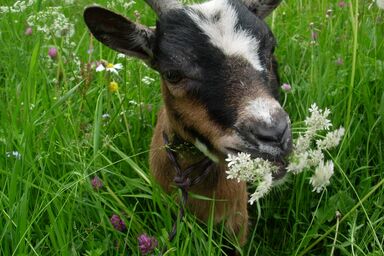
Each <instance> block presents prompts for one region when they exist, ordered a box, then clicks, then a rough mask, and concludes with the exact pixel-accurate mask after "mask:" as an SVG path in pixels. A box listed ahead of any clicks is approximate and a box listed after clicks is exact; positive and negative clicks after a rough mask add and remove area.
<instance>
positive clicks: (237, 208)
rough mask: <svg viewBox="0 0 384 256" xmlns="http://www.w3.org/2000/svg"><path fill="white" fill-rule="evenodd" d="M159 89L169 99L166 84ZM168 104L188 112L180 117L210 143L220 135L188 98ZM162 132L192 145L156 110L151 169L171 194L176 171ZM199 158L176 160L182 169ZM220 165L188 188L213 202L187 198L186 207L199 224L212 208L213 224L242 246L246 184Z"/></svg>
mask: <svg viewBox="0 0 384 256" xmlns="http://www.w3.org/2000/svg"><path fill="white" fill-rule="evenodd" d="M162 89H163V94H164V96H165V97H164V98H165V99H167V98H168V99H170V97H169V96H170V95H169V91H168V89H167V86H166V85H165V84H163V86H162ZM170 104H174V106H176V107H177V109H178V110H185V111H186V110H188V114H186V113H185V115H183V120H184V119H188V120H187V121H188V122H190V123H189V124H193V125H194V128H195V129H196V130H198V131H199V132H201V133H202V134H204V135H206V136H207V137H208V138H209V140H210V141H212V142H214V141H215V138H217V137H218V136H220V135H221V134H220V131H221V129H218V128H217V127H215V125H214V124H213V123H212V122H210V121H209V118H208V115H207V113H206V112H205V110H204V108H203V107H202V106H199V105H198V104H197V103H194V102H192V101H189V100H187V99H184V100H183V99H178V100H176V101H173V102H167V100H166V102H165V105H166V106H167V105H168V106H169V105H170ZM216 128H217V129H216ZM163 132H165V133H166V134H168V136H169V137H172V135H174V134H175V133H177V134H178V136H180V137H181V138H183V139H186V140H189V141H190V142H193V140H192V139H193V138H191V135H189V134H188V133H186V132H185V131H184V129H183V123H180V122H177V120H175V119H174V118H172V117H170V116H169V114H168V113H167V109H166V107H165V108H162V109H161V110H160V111H159V114H158V121H157V125H156V128H155V131H154V135H153V138H152V143H151V151H150V169H151V171H152V174H153V176H154V177H155V179H156V180H157V181H158V182H159V184H160V185H161V186H162V187H163V189H164V190H165V191H166V192H167V193H170V192H172V191H173V190H174V189H175V186H174V183H173V179H174V177H175V171H174V167H173V166H172V163H171V162H170V161H169V159H168V157H167V154H166V151H165V148H164V141H163ZM199 157H200V158H201V156H198V157H195V156H190V157H185V156H184V157H179V158H178V160H179V164H180V166H181V168H182V170H183V169H185V168H187V167H188V166H191V165H192V164H194V163H196V162H197V161H199ZM220 162H221V163H218V164H215V166H214V167H213V169H212V170H211V172H210V174H209V176H208V177H206V178H205V179H204V181H203V182H202V183H201V184H199V185H197V186H195V187H192V188H191V189H190V191H191V192H192V193H195V194H198V195H202V196H204V197H208V198H214V199H215V201H212V200H202V199H196V198H192V197H190V198H189V200H188V205H187V206H188V209H189V210H190V211H191V212H192V213H193V214H195V215H196V216H197V217H198V218H199V219H200V220H202V221H207V220H208V217H209V215H210V212H211V211H210V209H212V208H211V207H213V206H214V222H215V223H218V222H221V221H225V223H226V227H227V229H228V231H229V232H233V233H234V234H235V235H236V236H237V237H238V239H239V241H240V244H244V243H245V241H246V237H247V226H248V212H247V190H246V184H245V183H244V182H240V183H238V182H237V181H236V180H228V179H227V178H226V174H225V169H226V165H225V164H223V159H221V161H220Z"/></svg>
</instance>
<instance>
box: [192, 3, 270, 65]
mask: <svg viewBox="0 0 384 256" xmlns="http://www.w3.org/2000/svg"><path fill="white" fill-rule="evenodd" d="M191 8H192V9H193V10H191V11H188V15H189V16H190V17H191V18H192V20H193V21H194V22H196V24H197V25H198V26H199V27H200V29H201V30H202V31H203V32H204V33H205V34H206V35H207V36H208V37H209V39H210V41H211V43H212V44H213V45H214V46H216V47H218V48H219V49H221V50H222V51H223V53H224V54H226V55H228V56H238V57H242V58H244V59H246V60H247V61H249V62H250V63H251V65H252V66H253V67H254V68H255V69H256V70H258V71H263V70H264V68H263V67H262V65H261V63H260V59H259V56H258V50H259V42H258V41H257V39H256V38H255V37H253V36H252V35H251V33H249V32H248V31H246V30H243V29H241V28H236V25H237V22H238V18H237V16H238V13H237V12H236V10H235V9H234V8H233V7H232V6H231V5H230V4H229V3H228V2H227V0H212V1H209V2H205V3H202V4H195V5H192V6H191ZM198 13H199V14H201V15H203V16H204V18H201V17H200V16H199V15H198ZM216 14H219V15H220V16H219V19H214V17H215V15H216Z"/></svg>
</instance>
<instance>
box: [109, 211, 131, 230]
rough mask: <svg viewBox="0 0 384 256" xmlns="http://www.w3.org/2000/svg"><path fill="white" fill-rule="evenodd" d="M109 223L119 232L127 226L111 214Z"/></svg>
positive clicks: (115, 215) (118, 217) (117, 216)
mask: <svg viewBox="0 0 384 256" xmlns="http://www.w3.org/2000/svg"><path fill="white" fill-rule="evenodd" d="M109 220H110V221H111V224H112V226H113V227H114V228H115V229H116V230H118V231H121V232H124V231H125V230H126V229H127V226H126V225H125V222H124V221H123V220H122V219H121V218H120V216H119V215H117V214H113V215H112V217H111V218H110V219H109Z"/></svg>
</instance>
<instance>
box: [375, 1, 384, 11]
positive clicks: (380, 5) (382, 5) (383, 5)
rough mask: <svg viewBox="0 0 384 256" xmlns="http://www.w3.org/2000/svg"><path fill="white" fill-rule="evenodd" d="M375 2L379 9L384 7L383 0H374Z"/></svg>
mask: <svg viewBox="0 0 384 256" xmlns="http://www.w3.org/2000/svg"><path fill="white" fill-rule="evenodd" d="M376 4H377V6H378V7H379V8H380V9H384V0H376Z"/></svg>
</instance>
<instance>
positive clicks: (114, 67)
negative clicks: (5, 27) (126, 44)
mask: <svg viewBox="0 0 384 256" xmlns="http://www.w3.org/2000/svg"><path fill="white" fill-rule="evenodd" d="M122 68H123V65H122V64H120V63H117V64H113V63H108V64H106V66H104V65H103V64H99V65H98V66H97V67H96V72H101V71H104V70H106V71H108V72H111V73H114V74H118V73H119V70H121V69H122Z"/></svg>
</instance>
